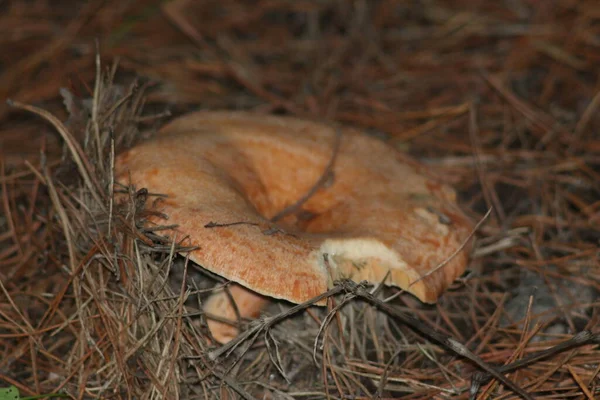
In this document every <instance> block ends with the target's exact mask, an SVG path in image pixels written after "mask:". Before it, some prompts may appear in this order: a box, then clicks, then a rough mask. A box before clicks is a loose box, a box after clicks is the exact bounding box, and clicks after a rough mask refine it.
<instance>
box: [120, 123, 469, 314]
mask: <svg viewBox="0 0 600 400" xmlns="http://www.w3.org/2000/svg"><path fill="white" fill-rule="evenodd" d="M335 135H336V130H335V129H334V128H332V127H330V126H328V125H325V124H322V123H317V122H312V121H308V120H301V119H295V118H290V117H276V116H263V115H257V114H251V113H244V112H197V113H193V114H189V115H186V116H183V117H181V118H179V119H176V120H174V121H173V122H171V123H170V124H168V125H166V126H165V127H164V128H163V129H162V130H161V131H160V132H159V134H158V136H157V137H156V138H155V139H154V140H152V141H148V142H146V143H143V144H141V145H140V146H137V147H134V148H133V149H131V150H129V151H127V152H125V153H124V154H122V155H120V156H119V157H118V158H117V162H116V171H117V180H119V181H121V182H124V183H125V182H127V181H128V180H129V176H131V182H132V183H133V184H135V185H136V186H137V187H138V188H142V187H145V188H147V189H148V190H149V191H151V192H154V193H162V194H166V195H167V196H168V197H167V198H166V199H164V200H163V201H158V202H157V204H156V207H157V208H158V210H159V211H160V212H162V213H164V214H166V215H167V216H168V221H164V220H160V219H159V217H152V218H153V220H152V221H153V222H155V223H159V224H166V223H168V224H177V225H178V227H177V228H176V229H175V230H174V231H173V232H171V233H170V235H175V234H176V233H177V237H178V238H180V239H181V238H183V237H184V236H188V237H189V240H190V242H191V244H192V245H194V246H198V249H197V250H194V251H192V252H191V254H190V259H191V260H193V261H194V262H196V263H198V264H200V265H201V266H202V267H204V268H206V269H208V270H210V271H212V272H213V273H216V274H218V275H221V276H223V277H225V278H227V279H229V280H232V281H234V282H237V283H239V284H240V285H242V286H244V287H246V288H249V289H251V290H253V291H256V292H258V293H260V294H263V295H266V296H270V297H274V298H277V299H285V300H289V301H291V302H294V303H300V302H304V301H306V300H309V299H311V298H313V297H315V296H317V295H319V294H322V293H323V292H325V291H327V289H328V288H330V287H331V285H332V282H333V281H334V280H336V279H340V278H349V279H352V280H354V281H362V280H367V281H369V282H372V283H379V282H381V281H383V279H384V278H385V277H386V275H387V274H388V273H389V275H388V276H387V278H386V280H385V284H387V285H394V286H399V287H401V288H403V289H406V290H408V291H409V292H411V293H413V294H414V295H415V296H416V297H418V298H419V299H420V300H421V301H423V302H426V303H433V302H435V301H436V300H437V299H438V297H439V296H440V295H441V294H442V292H443V291H444V290H445V289H446V288H447V287H448V286H449V285H450V284H451V283H452V281H453V280H454V279H455V278H456V277H458V276H459V275H460V274H462V272H463V271H464V269H465V266H466V263H467V255H468V254H467V253H468V247H467V248H465V249H463V250H461V251H459V252H458V253H457V254H456V255H455V257H454V258H452V260H450V261H449V262H448V263H447V264H445V265H444V266H443V267H441V268H439V269H438V270H436V271H435V272H433V273H431V274H430V275H427V276H426V277H425V278H423V279H422V280H420V281H418V280H419V279H420V278H421V277H422V276H424V275H426V274H427V273H429V272H430V271H432V270H434V269H435V268H436V266H438V265H439V264H440V263H442V262H444V261H445V260H446V259H447V258H448V257H450V256H451V255H452V254H453V253H454V252H456V251H457V249H459V248H460V246H461V245H464V241H466V240H467V238H468V237H469V234H470V232H471V230H472V228H473V224H472V222H471V221H470V220H469V219H468V218H467V217H466V216H465V215H464V214H463V213H462V212H461V211H460V210H459V208H458V207H457V205H456V196H455V192H454V191H453V190H452V189H451V188H450V187H448V186H447V185H445V184H443V183H441V182H439V181H438V180H436V179H435V178H434V177H433V176H430V174H429V173H428V171H427V169H426V168H425V167H424V166H422V165H420V164H418V163H417V162H415V161H413V160H411V159H410V158H408V157H407V156H405V155H402V154H401V153H399V152H398V151H396V150H395V149H393V148H391V147H390V146H388V145H387V144H385V143H384V142H382V141H380V140H378V139H376V138H373V137H371V136H368V135H366V134H364V133H362V132H360V131H358V130H354V129H350V128H344V129H343V133H342V137H341V142H340V146H339V151H338V153H337V156H336V159H335V163H334V164H333V168H332V171H333V179H332V180H331V182H329V183H330V184H329V185H328V186H327V187H323V188H321V189H320V190H318V191H316V193H314V195H312V196H311V197H309V198H308V200H307V201H306V202H305V203H303V204H302V205H301V207H300V210H299V212H297V213H295V214H293V215H289V216H286V217H285V218H283V219H282V220H280V221H278V222H277V224H274V223H272V222H270V219H271V218H272V217H273V216H274V215H276V214H277V213H278V212H280V211H281V210H283V209H285V208H286V207H288V206H290V205H291V204H294V203H296V202H297V200H298V199H299V198H302V197H303V196H304V195H305V194H306V193H307V192H308V191H309V190H310V189H311V188H312V187H313V186H314V185H315V182H317V181H318V180H319V178H320V177H321V175H322V174H323V171H324V170H325V168H326V166H327V164H328V162H329V161H330V160H331V156H332V150H333V146H334V143H335ZM274 227H276V228H278V229H279V230H274V229H273V228H274ZM415 281H418V282H417V283H415V284H413V285H411V283H413V282H415Z"/></svg>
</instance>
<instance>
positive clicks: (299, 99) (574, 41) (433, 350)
mask: <svg viewBox="0 0 600 400" xmlns="http://www.w3.org/2000/svg"><path fill="white" fill-rule="evenodd" d="M61 4H62V3H61ZM64 4H65V5H61V6H58V7H54V6H53V7H50V5H49V3H48V2H45V1H33V2H27V3H25V2H20V1H14V2H9V3H8V4H5V5H3V6H2V7H3V9H2V10H1V11H0V32H1V33H2V35H0V43H1V46H2V47H3V48H4V49H6V51H3V52H0V65H2V67H1V68H0V98H9V97H10V98H12V99H14V100H15V101H19V102H21V103H13V105H19V104H21V105H22V104H35V106H36V107H38V106H43V109H45V110H48V111H49V113H46V112H45V111H43V110H42V109H40V108H32V107H31V106H21V107H25V108H28V109H29V111H33V112H34V113H36V114H38V115H39V116H40V117H42V120H45V121H46V122H47V124H45V123H43V122H41V120H40V118H33V114H31V113H24V112H22V111H18V110H17V109H16V108H15V107H12V108H11V107H10V106H9V105H0V149H2V151H1V153H3V157H2V160H1V161H0V194H1V202H2V205H1V207H2V213H1V214H0V283H1V284H2V286H1V287H0V299H1V300H0V382H3V384H14V385H16V386H17V387H18V388H19V390H20V391H21V393H22V394H29V395H35V394H43V393H52V392H57V391H64V392H65V393H68V394H69V395H70V396H71V397H73V398H90V397H102V398H108V397H110V398H240V397H241V398H273V399H280V398H281V399H290V398H298V399H313V398H314V399H321V398H332V399H339V398H347V397H348V396H350V397H352V396H354V398H373V397H376V396H380V397H381V398H398V397H402V398H406V399H430V398H439V399H444V398H468V397H469V392H468V390H469V387H470V382H469V380H470V379H471V377H472V376H473V375H474V374H475V373H476V372H477V371H478V369H477V368H476V367H474V366H473V364H471V363H469V362H466V361H465V360H464V359H463V358H460V357H456V356H454V355H453V353H451V352H449V350H448V348H447V347H444V346H439V345H437V344H436V343H435V342H432V341H430V340H429V339H427V338H426V337H423V336H422V335H420V334H417V333H415V332H414V331H412V330H410V329H408V328H407V326H405V325H403V324H401V323H400V322H399V320H398V319H396V318H394V317H393V315H392V316H390V315H389V314H385V313H383V312H381V311H378V309H377V308H376V307H373V306H371V305H369V304H367V303H365V302H364V301H362V300H357V299H355V298H354V299H350V297H355V296H356V293H355V292H352V291H346V292H345V294H343V293H341V292H340V293H338V295H337V296H336V297H332V298H331V299H330V306H329V309H328V310H320V309H312V308H308V309H306V310H301V311H298V312H297V313H295V314H293V315H290V316H288V314H289V313H290V308H289V305H286V304H282V303H274V304H273V305H272V306H271V307H270V309H269V311H268V316H271V317H270V318H271V319H269V317H266V318H265V319H263V320H260V321H256V322H249V323H248V321H243V322H244V323H245V324H246V327H247V328H248V329H249V331H248V332H254V333H257V334H256V335H251V336H249V337H250V338H254V341H246V342H243V343H241V344H240V346H239V347H237V348H236V349H235V350H234V351H233V352H232V353H231V354H229V355H228V353H225V352H222V351H220V350H217V349H215V348H214V347H212V346H211V345H210V344H209V343H210V341H209V337H208V335H207V331H206V326H205V323H204V320H203V318H204V317H203V315H202V314H201V312H200V311H199V310H200V303H201V301H202V299H203V297H204V296H205V295H206V293H207V291H208V290H209V288H210V286H211V285H212V284H213V283H214V282H215V280H213V278H214V277H209V276H207V275H206V274H204V273H202V271H197V270H196V268H195V267H194V266H193V265H192V264H191V263H186V262H185V260H182V259H181V258H174V257H173V255H174V254H175V253H176V252H177V251H183V250H185V249H184V248H181V247H179V245H178V244H172V243H168V242H165V241H164V240H163V239H162V238H161V237H160V231H148V230H146V229H145V228H144V225H143V220H144V217H145V208H144V204H145V202H148V201H153V198H154V197H153V196H154V195H153V194H148V193H145V192H143V191H142V192H137V193H134V192H131V191H130V190H128V188H125V187H121V186H118V185H116V184H115V182H113V181H112V174H111V171H112V160H113V157H114V154H115V152H118V151H119V149H122V148H124V147H128V146H130V145H131V144H132V143H134V142H135V141H137V140H141V139H143V137H142V136H144V134H145V133H147V132H151V131H152V128H153V127H154V126H155V125H156V124H157V123H159V122H160V121H161V120H160V119H156V116H157V115H164V114H163V112H164V110H165V109H169V110H172V111H173V113H175V114H179V113H182V112H185V111H187V110H188V109H190V108H194V107H196V106H197V105H199V104H200V105H201V106H202V107H204V108H246V109H253V110H255V111H256V112H278V113H291V114H296V115H301V116H302V115H310V116H318V117H319V118H324V119H331V120H337V121H340V122H345V123H352V124H355V125H358V126H362V127H364V128H366V129H370V130H371V131H372V132H373V133H374V134H380V135H382V136H384V137H385V138H386V139H387V140H388V141H389V143H391V144H392V145H395V146H397V147H398V148H401V149H404V150H406V151H410V152H411V153H413V154H415V155H417V156H418V157H420V158H421V159H422V160H424V161H425V162H427V163H428V164H430V165H431V166H432V167H434V168H435V169H436V171H437V172H438V173H439V174H440V175H441V176H442V177H444V179H446V180H447V181H448V182H451V183H453V184H454V185H456V186H457V187H458V188H459V189H460V192H461V196H462V199H463V202H464V206H465V209H468V210H469V212H470V213H471V214H472V216H473V217H474V218H478V219H480V218H481V217H482V216H483V215H484V214H485V212H486V211H487V210H488V209H489V208H492V210H493V211H492V214H491V215H490V218H489V220H488V221H487V222H486V223H485V224H484V225H483V226H482V228H481V230H480V232H479V241H478V246H477V249H476V251H475V256H474V258H473V261H472V263H471V266H470V271H471V272H470V273H469V274H467V275H466V276H464V277H463V278H462V279H461V280H459V281H457V283H456V285H455V286H454V287H453V288H452V290H450V291H449V292H447V293H446V294H445V295H444V297H443V299H442V300H441V301H440V303H439V304H437V305H436V306H432V307H425V306H422V305H420V304H418V303H417V302H416V301H415V300H414V299H413V298H411V297H410V296H407V295H404V294H397V293H395V291H393V290H389V291H388V290H384V291H380V292H377V293H376V295H377V296H378V298H379V299H386V296H389V298H387V299H386V304H389V305H390V306H391V307H392V308H393V310H395V311H394V312H404V313H407V314H410V315H413V316H414V317H416V318H417V319H418V320H419V321H421V322H422V323H423V324H425V326H427V327H429V328H432V329H435V330H436V331H438V332H440V333H442V334H444V335H451V336H453V337H454V338H456V340H458V341H460V342H461V343H463V344H465V345H466V346H467V347H468V348H469V349H470V350H471V351H473V352H474V353H475V354H478V355H479V356H480V357H481V358H482V359H483V360H484V361H485V362H487V363H490V364H492V365H496V366H497V368H498V369H500V370H501V371H504V370H503V369H502V367H501V366H502V365H505V364H509V363H510V362H513V361H518V360H522V359H524V358H525V357H527V356H530V355H532V354H535V353H536V352H538V351H541V350H545V349H548V348H549V347H551V346H554V345H557V344H559V343H561V342H564V340H566V339H568V338H570V337H571V336H572V334H575V333H577V332H581V331H584V330H590V331H592V332H594V333H596V334H598V332H599V331H598V328H597V326H598V320H599V317H600V314H599V310H600V302H599V301H598V293H599V292H600V262H599V259H600V257H599V256H600V252H599V243H600V242H599V241H600V228H599V226H600V201H599V199H600V139H599V137H598V134H597V131H598V129H600V118H598V115H599V114H598V105H599V104H600V94H599V93H600V87H599V85H598V82H600V80H599V77H600V76H599V75H598V70H597V65H598V62H599V61H600V59H599V58H598V48H599V47H600V42H599V41H598V37H600V28H599V24H598V23H599V20H600V8H599V6H598V4H597V2H596V1H593V0H587V1H585V0H581V1H564V0H560V1H559V0H556V1H547V2H526V1H519V0H515V1H511V2H504V3H495V2H486V1H475V0H473V1H466V0H452V1H446V2H438V1H427V2H415V3H410V2H397V1H391V0H389V1H377V2H367V1H357V2H353V3H344V2H334V1H325V2H313V1H299V2H285V1H258V2H254V3H252V4H251V3H245V2H235V1H232V0H228V1H223V0H221V1H218V2H217V1H215V2H211V1H206V2H189V1H187V2H186V1H181V0H179V1H174V2H168V3H165V4H161V3H159V2H156V1H137V2H132V3H128V2H122V1H121V2H118V1H111V0H108V1H105V2H89V3H86V4H87V5H83V6H81V5H79V4H80V3H78V2H73V3H69V4H67V2H64ZM223 10H227V13H225V12H223ZM96 38H99V43H100V49H101V54H102V56H103V59H116V58H118V59H119V63H118V65H119V68H118V69H115V68H111V69H108V70H103V69H101V68H99V66H98V65H97V63H98V60H97V58H96V57H95V53H96V46H95V41H94V39H96ZM98 75H100V76H98ZM138 75H139V76H142V77H144V79H142V80H141V81H143V82H155V81H156V82H159V83H160V84H159V85H157V86H153V88H152V90H146V88H147V86H148V85H149V83H144V84H142V83H138V84H137V85H135V84H133V82H134V80H133V79H132V78H131V76H138ZM115 81H117V82H115ZM64 86H67V87H69V91H68V92H63V98H60V97H59V95H58V94H59V89H60V88H61V87H64ZM63 102H64V103H66V105H67V109H68V112H65V111H64V104H62V103H63ZM142 106H143V108H144V109H145V110H146V111H145V112H144V115H142V114H141V110H142ZM65 121H66V122H65ZM384 133H385V134H384ZM40 149H42V152H40ZM23 160H28V161H27V162H26V163H24V161H23ZM112 189H117V190H119V191H121V192H123V194H122V196H125V198H127V199H128V200H127V201H126V202H125V203H124V204H123V205H119V204H117V203H115V202H114V201H112V192H113V190H112ZM174 276H176V277H177V278H178V279H179V281H176V282H177V283H174ZM536 288H537V289H536ZM340 290H341V289H340ZM363 300H364V298H363ZM338 309H339V312H330V311H337V310H338ZM292 311H294V310H292ZM282 313H283V314H282ZM281 315H285V316H286V318H283V317H278V316H281ZM273 318H275V319H277V323H276V324H275V323H274V322H273V321H274V320H273ZM278 318H279V319H281V320H279V319H278ZM267 323H270V324H271V325H269V329H266V330H265V329H264V327H265V326H266V325H265V324H267ZM598 360H600V349H599V348H598V346H597V345H593V344H588V345H584V346H574V347H571V348H568V349H562V351H561V352H560V353H559V354H556V355H552V356H549V357H547V358H544V359H542V360H540V361H537V362H535V363H532V364H529V365H526V366H524V367H522V368H518V369H516V370H514V371H510V372H508V373H507V376H508V377H509V378H510V379H511V380H512V381H514V382H516V383H517V384H518V385H519V386H521V387H522V388H524V389H525V390H527V391H528V392H529V393H531V394H532V395H534V396H535V398H548V399H555V398H561V399H570V398H582V399H590V398H593V397H594V396H596V397H597V396H598V395H599V393H600V385H599V382H600V381H599V379H600V378H599V373H600V365H599V364H598ZM485 382H486V386H484V387H483V388H482V390H481V391H480V392H479V394H478V397H477V398H478V399H486V398H494V399H505V398H515V394H514V393H513V392H512V391H509V390H507V389H506V388H505V387H503V386H502V385H498V384H497V383H495V381H491V382H489V383H487V382H488V381H487V380H486V381H485Z"/></svg>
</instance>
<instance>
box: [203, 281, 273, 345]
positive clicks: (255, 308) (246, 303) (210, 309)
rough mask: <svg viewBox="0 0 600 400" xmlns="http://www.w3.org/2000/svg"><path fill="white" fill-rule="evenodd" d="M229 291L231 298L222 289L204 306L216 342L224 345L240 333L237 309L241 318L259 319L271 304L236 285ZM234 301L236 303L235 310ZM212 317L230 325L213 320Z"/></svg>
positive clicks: (231, 286)
mask: <svg viewBox="0 0 600 400" xmlns="http://www.w3.org/2000/svg"><path fill="white" fill-rule="evenodd" d="M227 290H228V291H229V294H230V295H231V296H229V295H228V294H227V292H226V291H225V289H221V290H219V291H217V292H215V293H213V294H212V295H211V296H210V297H209V298H208V300H207V301H206V303H205V304H204V312H205V313H206V314H207V315H208V328H209V329H210V332H211V334H212V336H213V337H214V338H215V340H216V341H218V342H219V343H222V344H225V343H227V342H229V341H230V340H232V339H234V338H235V337H236V336H237V335H238V334H239V332H240V331H239V328H238V327H237V326H236V325H237V315H238V314H236V312H235V308H237V310H238V312H239V316H240V318H248V319H251V318H256V317H258V316H259V314H260V311H261V310H262V309H263V308H264V307H265V305H266V304H267V303H268V302H269V300H268V299H267V298H266V297H264V296H261V295H259V294H258V293H256V292H253V291H251V290H248V289H246V288H245V287H243V286H240V285H237V284H234V283H232V284H231V285H229V286H228V288H227ZM232 300H233V301H234V302H235V308H234V305H233V303H232ZM211 316H213V317H217V318H219V319H220V320H221V319H223V320H227V321H229V322H230V323H225V322H221V321H220V320H219V321H218V320H216V319H212V318H211ZM232 324H233V325H232Z"/></svg>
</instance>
